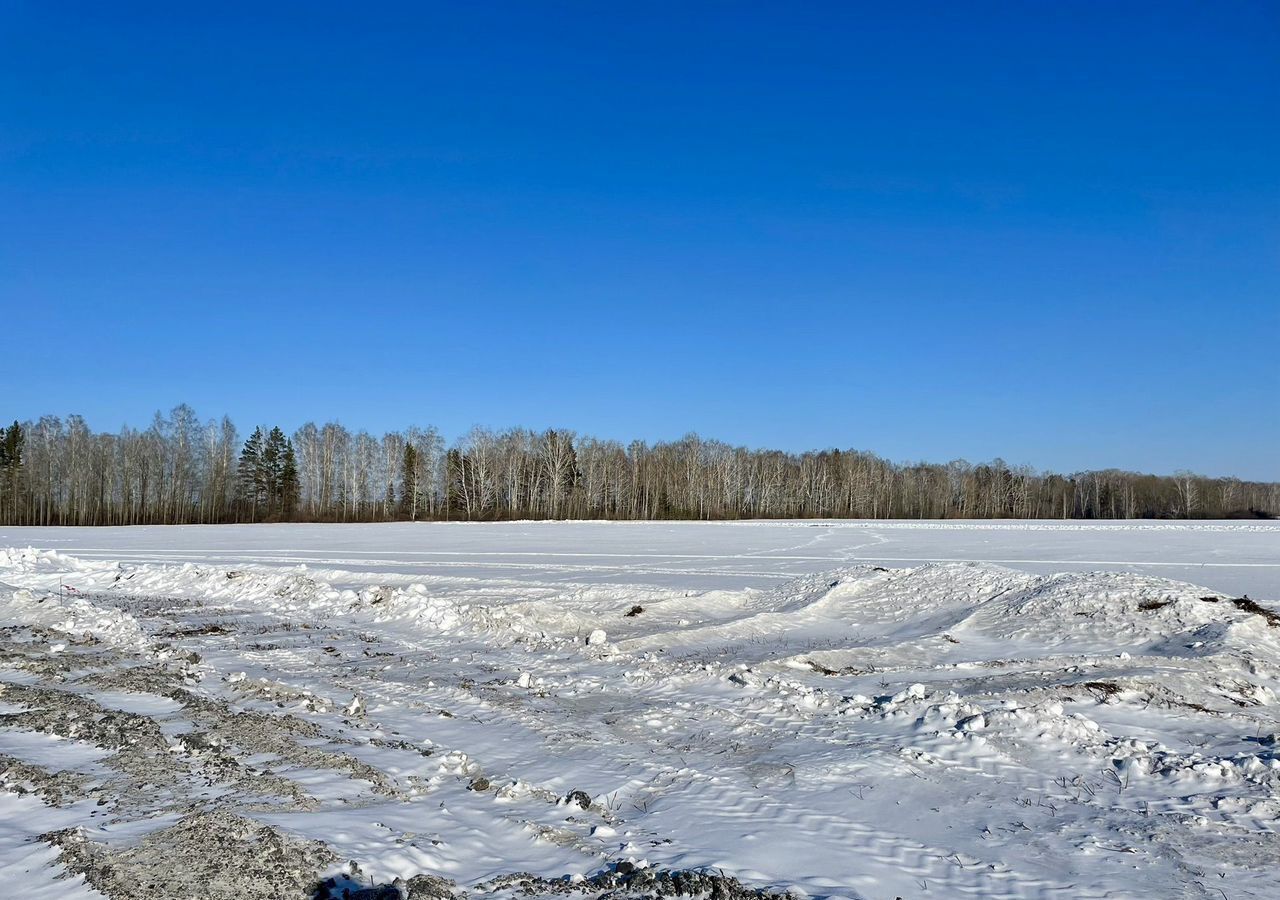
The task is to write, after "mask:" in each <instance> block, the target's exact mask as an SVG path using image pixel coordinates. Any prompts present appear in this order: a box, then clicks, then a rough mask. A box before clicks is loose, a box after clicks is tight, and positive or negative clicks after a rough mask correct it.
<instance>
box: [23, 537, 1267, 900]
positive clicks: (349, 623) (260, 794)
mask: <svg viewBox="0 0 1280 900" xmlns="http://www.w3.org/2000/svg"><path fill="white" fill-rule="evenodd" d="M0 542H3V543H13V544H14V545H15V546H14V547H13V548H11V549H9V550H0V626H3V628H2V629H0V635H3V639H4V641H5V643H4V646H3V647H2V648H0V650H3V653H0V704H2V705H3V706H2V708H0V754H3V755H5V756H7V757H9V758H12V759H14V760H18V761H20V763H21V764H23V765H28V766H38V767H41V768H42V769H44V770H47V771H48V772H49V773H59V772H63V773H68V777H71V776H77V775H79V776H83V780H82V781H75V780H74V778H72V780H71V781H69V782H67V783H66V784H62V783H60V784H61V788H60V789H61V791H62V794H57V795H56V794H55V793H54V792H53V790H52V789H51V788H50V789H45V790H35V792H30V793H23V792H14V791H15V790H16V789H15V788H14V787H10V788H9V792H0V801H3V802H0V877H3V878H4V879H5V880H6V881H7V882H12V881H13V879H15V878H17V879H21V882H20V883H21V884H22V886H23V887H22V890H20V891H19V894H20V895H22V896H49V897H53V896H85V897H90V896H95V895H96V894H95V890H94V888H93V887H92V885H91V884H85V883H84V882H83V881H82V880H81V879H80V876H79V875H78V874H75V875H72V876H71V877H70V878H69V879H67V880H58V879H59V877H60V876H62V875H65V874H66V869H65V867H64V864H63V863H59V862H58V861H57V860H58V857H57V852H56V850H55V849H54V848H52V847H51V846H50V845H49V844H47V843H44V842H41V841H40V840H38V839H37V838H38V837H39V835H41V834H43V833H45V832H48V831H51V830H54V829H60V828H67V827H69V826H71V825H76V824H79V825H83V826H84V827H85V828H86V829H88V830H89V831H88V833H89V834H90V836H91V837H92V838H93V839H94V840H98V841H102V842H104V845H110V846H116V845H120V846H125V845H131V844H136V843H137V841H139V840H140V839H141V836H142V835H144V834H146V833H149V832H154V831H155V830H156V829H157V828H160V827H161V826H168V825H172V824H173V823H174V822H175V821H176V819H177V816H178V815H180V814H186V813H187V812H189V811H190V810H191V808H192V805H193V804H197V805H199V804H205V805H210V806H212V805H217V806H218V807H219V808H225V809H231V810H234V811H235V812H236V813H237V814H239V815H243V816H247V817H249V818H252V819H256V820H257V821H259V822H262V823H264V824H266V825H269V826H271V827H272V828H274V829H277V830H279V831H280V832H281V833H283V834H285V835H288V836H290V837H291V838H296V839H299V840H301V839H308V840H314V841H320V842H323V843H324V844H325V845H327V847H328V848H329V849H330V850H331V851H332V853H333V855H334V858H335V859H340V860H357V861H359V864H360V867H361V870H362V872H363V873H364V874H365V876H368V877H372V878H374V879H375V880H378V881H390V880H391V879H392V878H393V877H395V876H400V877H404V878H408V877H410V876H412V875H415V874H418V873H421V872H427V873H431V874H437V875H442V876H446V877H448V878H452V879H455V880H457V881H458V882H459V884H461V885H464V886H466V887H468V888H470V889H471V890H472V891H473V892H474V895H475V896H480V897H484V896H490V895H492V896H494V897H497V896H499V894H501V892H500V891H497V890H496V889H494V890H490V889H488V888H485V887H483V886H480V887H477V886H478V885H483V883H484V882H485V881H486V880H488V879H493V878H495V877H498V876H502V875H506V874H510V873H513V872H533V873H535V874H537V875H541V876H543V877H546V878H562V877H567V878H572V877H574V876H591V875H592V874H594V873H597V872H599V871H600V870H601V869H602V868H604V867H607V866H608V865H609V864H611V863H616V862H619V861H624V860H625V861H629V862H632V863H635V864H638V865H641V866H650V867H659V868H666V869H691V868H693V869H708V868H715V869H720V870H723V871H724V872H726V873H728V874H731V875H733V876H735V877H736V878H738V879H740V880H741V881H742V882H743V883H744V884H747V885H748V886H751V887H756V888H774V889H779V890H781V889H790V890H792V891H793V892H795V893H796V894H797V895H799V896H809V897H829V898H838V897H845V898H881V897H894V896H902V897H918V896H939V897H962V896H980V897H1064V898H1066V897H1070V898H1076V897H1174V896H1219V895H1220V894H1225V895H1226V896H1228V897H1232V898H1234V897H1251V896H1252V897H1270V896H1277V895H1280V867H1277V866H1276V861H1277V859H1280V834H1278V832H1280V736H1278V735H1280V701H1278V700H1277V697H1278V696H1280V619H1277V620H1275V621H1272V620H1271V619H1270V618H1269V617H1268V615H1267V613H1268V611H1269V610H1274V609H1276V608H1277V605H1276V604H1275V603H1273V602H1271V601H1274V600H1276V599H1277V598H1278V597H1280V527H1277V526H1275V525H1270V524H1237V523H1150V524H1139V525H1130V524H1127V523H1126V524H1119V525H1116V524H1099V525H1094V524H1085V525H1080V524H1075V523H1067V524H1065V525H1064V524H1063V523H907V524H903V523H843V522H842V523H810V522H803V523H725V524H692V523H678V524H656V523H642V524H625V525H623V524H606V523H573V524H568V523H560V524H540V523H510V524H501V525H462V524H452V525H377V526H303V525H289V526H253V527H199V528H168V529H159V528H147V529H94V530H91V529H43V530H37V529H4V530H2V531H0ZM29 547H35V548H41V549H29ZM51 548H52V549H51ZM64 586H69V587H70V588H72V589H73V590H74V591H75V593H68V592H67V588H66V587H64ZM1244 593H1249V594H1250V596H1251V597H1253V598H1254V599H1255V600H1257V601H1258V602H1259V603H1260V604H1261V606H1260V607H1255V606H1253V605H1252V604H1248V603H1237V602H1235V601H1236V599H1237V598H1239V597H1240V596H1241V595H1242V594H1244ZM637 608H639V610H640V611H639V612H636V611H635V610H636V609H637ZM59 645H61V649H60V650H59V651H58V652H56V653H55V652H54V648H55V647H57V646H59ZM64 696H66V697H69V698H71V700H69V701H68V702H71V701H74V702H75V703H79V704H81V706H80V707H78V709H80V710H82V711H83V710H84V709H89V708H93V709H101V710H104V711H118V713H117V714H118V715H119V716H122V717H124V719H123V720H122V723H121V724H120V725H119V726H118V728H121V729H124V733H125V734H129V733H133V732H130V731H129V729H134V732H136V733H137V734H139V735H143V736H144V738H140V739H139V740H138V741H136V742H133V743H131V742H130V741H129V740H124V741H121V740H117V739H115V738H114V737H112V736H113V735H116V734H118V733H120V732H118V731H110V730H104V729H103V728H101V727H97V726H94V727H89V726H90V725H92V721H91V720H92V717H90V720H86V719H85V718H84V716H83V713H82V714H81V718H79V719H76V720H75V721H77V722H88V723H89V724H88V725H86V726H85V727H81V728H79V730H76V731H74V733H63V732H60V731H59V730H58V729H59V728H61V727H62V726H61V725H60V724H59V722H60V721H61V720H60V719H59V718H58V717H57V716H49V715H46V714H45V713H47V712H48V710H49V709H50V708H52V706H53V705H56V704H57V703H58V702H59V701H58V698H60V697H64ZM84 704H88V705H89V706H85V705H84ZM99 715H101V714H99ZM104 721H105V720H104ZM113 727H115V726H113ZM95 728H96V730H95ZM86 729H87V730H86ZM148 729H154V734H155V735H157V736H158V737H156V738H155V739H154V741H152V743H151V744H149V743H148V742H147V739H145V734H147V733H151V732H149V731H148ZM95 735H96V737H95ZM103 735H106V736H107V737H110V738H111V739H110V740H104V739H103V737H102V736H103ZM152 745H154V746H155V747H156V748H159V749H156V751H155V754H156V755H155V757H154V758H150V757H145V754H146V753H147V752H150V751H148V750H147V748H148V747H151V746H152ZM137 754H143V758H142V759H141V761H139V759H138V757H137ZM227 754H229V756H228V755H227ZM161 756H163V759H162V758H161ZM229 759H231V760H235V761H236V762H234V763H233V762H229V761H228V760H229ZM148 760H149V761H148ZM15 772H16V773H17V774H14V775H12V776H11V777H7V780H6V781H5V784H6V785H18V784H25V785H27V786H28V789H34V788H38V787H39V784H38V781H33V780H32V779H38V774H37V775H32V774H31V773H30V772H28V771H26V770H22V771H18V770H15ZM166 772H170V773H171V774H168V775H166V774H165V773H166ZM166 778H168V779H170V780H169V781H166V780H165V779H166ZM24 779H25V780H24ZM68 785H70V786H68ZM157 785H158V786H157ZM184 785H185V787H184ZM77 791H79V792H81V793H77ZM576 791H581V792H582V793H583V795H585V798H586V799H583V800H582V802H581V803H579V802H578V801H577V800H574V799H572V798H569V795H570V793H571V792H576ZM576 796H577V795H575V797H576ZM54 799H59V803H55V802H54ZM99 799H104V800H107V801H109V802H107V803H106V805H102V804H99V803H98V800H99ZM584 807H585V808H584ZM131 864H132V862H131ZM339 868H340V866H339V864H335V866H334V867H333V868H331V869H330V870H326V872H324V873H319V874H331V873H336V872H338V871H339ZM23 891H25V892H26V893H23ZM60 891H61V893H60ZM502 896H506V895H502ZM593 896H594V895H593Z"/></svg>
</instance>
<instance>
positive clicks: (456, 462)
mask: <svg viewBox="0 0 1280 900" xmlns="http://www.w3.org/2000/svg"><path fill="white" fill-rule="evenodd" d="M0 437H2V438H3V440H2V441H0V522H2V523H4V524H9V525H142V524H180V523H220V522H285V521H287V522H383V521H392V520H413V519H426V520H458V519H461V520H471V521H486V520H501V519H752V518H765V519H768V518H867V519H906V518H911V519H916V518H921V519H948V518H966V519H968V518H1014V519H1024V518H1063V519H1136V518H1232V517H1239V518H1246V517H1251V518H1252V517H1257V518H1262V517H1270V516H1272V515H1273V514H1274V513H1276V512H1278V511H1280V484H1278V483H1274V482H1271V483H1259V482H1249V481H1241V480H1239V479H1236V478H1206V477H1202V476H1199V475H1195V474H1192V473H1190V472H1179V473H1177V474H1175V475H1171V476H1158V475H1143V474H1139V473H1135V472H1124V471H1119V470H1115V469H1106V470H1102V471H1090V472H1077V473H1074V474H1071V475H1059V474H1054V473H1051V472H1037V471H1034V470H1032V469H1031V468H1029V467H1026V466H1009V465H1006V464H1005V463H1004V462H1003V461H1002V460H999V459H997V460H994V461H992V462H986V463H978V464H971V463H968V462H964V461H955V462H949V463H945V464H929V463H905V464H900V463H892V462H889V461H888V460H885V459H881V458H880V457H878V456H876V455H874V454H872V453H867V452H864V451H860V450H819V451H810V452H805V453H787V452H783V451H780V450H753V449H748V448H745V447H734V446H731V445H729V444H725V443H721V442H720V441H714V440H707V439H704V438H701V437H698V436H697V435H694V434H690V435H687V436H685V437H683V438H681V439H680V440H678V441H671V442H665V443H663V442H660V443H656V444H648V443H645V442H643V441H633V442H631V443H630V444H626V445H623V444H621V443H618V442H616V441H608V440H599V439H597V438H593V437H589V436H586V435H578V434H575V433H573V432H571V431H559V430H551V431H542V432H535V431H529V430H526V429H520V428H513V429H509V430H506V431H491V430H488V429H484V428H474V429H472V430H471V431H470V432H468V433H467V434H466V435H465V436H464V437H462V438H461V439H460V440H458V441H456V442H455V443H453V444H452V445H449V444H447V443H446V442H445V441H444V440H443V439H442V438H441V436H440V433H439V432H438V431H437V430H436V429H435V428H407V429H405V430H404V431H393V432H389V433H387V434H383V435H381V436H374V435H372V434H369V433H368V432H366V431H356V432H352V431H350V430H348V429H347V428H345V427H343V426H342V425H339V424H336V423H332V422H330V423H326V424H324V425H315V424H312V423H308V424H306V425H303V426H302V427H301V428H299V429H298V430H297V431H295V432H294V433H293V434H292V435H286V434H285V433H284V432H283V431H282V430H281V429H279V428H268V427H258V428H255V429H254V430H253V432H252V433H251V434H250V435H248V437H245V436H243V435H242V434H241V433H240V432H239V431H237V429H236V427H235V425H234V424H232V422H231V420H230V419H228V418H225V417H224V418H222V419H221V420H215V421H208V422H201V421H200V420H199V419H198V418H197V416H196V414H195V412H194V411H193V410H192V409H191V408H190V407H189V406H186V405H183V406H178V407H177V408H175V409H174V410H173V411H172V412H170V413H169V415H167V416H166V415H163V414H159V413H157V414H156V417H155V419H154V421H153V422H152V423H151V426H150V427H149V428H146V429H144V430H137V429H133V428H127V427H126V428H124V429H122V430H121V431H120V432H118V433H114V434H108V433H94V432H93V431H91V430H90V429H89V428H88V426H87V425H86V424H85V421H84V419H82V418H81V417H80V416H74V415H73V416H69V417H67V418H66V419H61V418H58V417H55V416H45V417H43V418H41V419H40V420H39V421H36V422H26V423H19V422H14V424H13V425H12V426H10V427H8V428H3V429H0Z"/></svg>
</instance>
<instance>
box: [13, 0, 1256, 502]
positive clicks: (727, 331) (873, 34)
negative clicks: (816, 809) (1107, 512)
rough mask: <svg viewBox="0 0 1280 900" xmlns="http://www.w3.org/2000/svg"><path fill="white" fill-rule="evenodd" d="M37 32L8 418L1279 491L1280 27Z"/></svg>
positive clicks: (800, 17) (1004, 17) (231, 11)
mask: <svg viewBox="0 0 1280 900" xmlns="http://www.w3.org/2000/svg"><path fill="white" fill-rule="evenodd" d="M268 7H270V8H268ZM4 9H5V11H4V13H3V20H4V27H3V28H2V29H0V307H2V311H3V317H4V319H3V320H4V323H5V329H4V332H5V333H4V337H3V339H2V342H0V347H2V349H0V375H2V376H3V382H4V384H5V391H4V402H3V403H0V417H4V418H13V417H18V418H27V417H34V416H38V415H40V414H42V413H47V412H54V413H59V414H65V413H68V412H79V413H82V414H83V415H85V416H86V417H87V418H88V419H89V421H90V423H91V424H92V425H93V426H94V427H97V428H103V429H115V428H117V427H118V426H119V425H121V424H122V423H124V422H129V423H131V424H135V425H140V424H145V423H146V422H147V421H148V420H149V418H150V415H151V413H152V412H153V411H154V410H155V409H158V408H164V409H167V408H169V407H171V406H173V405H174V404H176V403H178V402H183V401H185V402H188V403H190V404H192V405H193V406H194V407H195V408H196V409H197V411H198V412H199V413H200V414H201V415H202V416H214V415H220V414H222V413H223V412H226V413H229V414H230V415H231V416H232V417H233V418H234V419H235V420H236V422H237V423H238V424H239V425H240V426H241V428H242V430H248V427H250V426H251V425H252V424H253V423H255V422H259V421H265V422H279V423H280V424H282V425H284V426H286V427H289V428H293V427H296V426H297V425H299V424H301V423H302V422H304V421H306V420H308V419H315V420H324V419H330V418H333V419H339V420H341V421H342V422H343V423H344V424H346V425H348V426H349V427H352V428H368V429H370V430H375V431H379V430H383V429H390V428H399V427H403V426H404V425H407V424H409V423H419V424H427V423H433V424H436V425H437V426H439V427H440V428H441V429H442V430H443V431H444V432H445V434H446V435H448V436H455V435H457V434H460V433H461V432H463V431H465V430H466V429H467V428H468V427H470V426H471V425H473V424H477V423H478V424H486V425H492V426H507V425H526V426H530V427H535V428H542V427H546V426H564V427H570V428H575V429H578V430H581V431H587V432H590V433H593V434H597V435H600V436H607V437H616V438H620V439H629V438H632V437H642V438H646V439H649V440H654V439H663V438H674V437H678V436H680V435H681V434H683V433H684V432H686V431H689V430H697V431H699V432H700V433H702V434H704V435H707V436H714V437H719V438H721V439H724V440H727V441H730V442H733V443H742V444H747V445H750V446H774V447H781V448H785V449H803V448H811V447H812V448H819V447H829V446H839V447H856V448H861V449H869V450H873V451H875V452H878V453H881V454H883V455H886V456H888V457H890V458H893V459H895V460H905V459H930V460H934V461H946V460H948V459H953V458H957V457H964V458H968V459H970V460H973V461H978V460H985V459H990V458H992V457H995V456H1001V457H1003V458H1004V459H1006V460H1008V461H1009V462H1011V463H1030V464H1032V465H1034V466H1036V467H1039V468H1049V469H1056V470H1066V471H1074V470H1079V469H1085V468H1095V467H1108V466H1116V467H1122V468H1132V469H1142V470H1149V471H1157V472H1168V471H1172V470H1175V469H1179V468H1184V467H1186V468H1192V469H1196V470H1199V471H1203V472H1205V473H1207V474H1211V475H1222V474H1237V475H1240V476H1244V477H1252V478H1263V479H1280V452H1278V451H1277V448H1278V447H1280V54H1278V53H1277V52H1276V48H1277V47H1278V46H1280V9H1278V8H1277V7H1276V5H1275V4H1273V3H1223V4H1183V3H1176V2H1175V3H1158V4H1157V3H1150V4H1124V3H1120V4H1116V3H1097V4H1093V3H1072V4H1062V5H1058V6H1049V5H1046V4H990V5H988V4H981V3H979V4H953V3H947V4H941V3H940V4H917V5H913V6H911V7H909V8H904V7H902V6H901V5H890V4H850V3H832V4H794V3H785V4H784V3H750V4H743V3H737V4H728V3H723V4H722V3H699V4H687V3H685V4H677V3H650V4H643V5H622V4H609V3H581V4H567V3H549V4H529V3H511V4H489V3H476V4H453V5H439V6H438V5H435V4H420V3H413V4H402V5H400V4H363V5H354V6H353V5H350V4H341V5H339V4H326V3H308V4H296V5H289V4H270V5H268V4H261V5H259V4H219V5H215V6H205V7H199V8H197V7H196V6H195V5H191V4H160V3H155V4H131V3H112V4H60V3H51V2H40V3H25V2H19V3H9V4H5V8H4Z"/></svg>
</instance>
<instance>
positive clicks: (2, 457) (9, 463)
mask: <svg viewBox="0 0 1280 900" xmlns="http://www.w3.org/2000/svg"><path fill="white" fill-rule="evenodd" d="M22 443H23V434H22V426H21V425H19V424H18V422H17V420H14V423H13V424H12V425H10V426H9V427H8V428H6V429H4V430H3V431H2V432H0V513H3V511H4V509H5V504H6V503H7V504H8V506H9V508H10V511H11V512H10V515H11V516H12V517H13V518H15V519H16V517H17V510H18V473H19V472H20V471H21V470H22Z"/></svg>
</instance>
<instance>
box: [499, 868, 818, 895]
mask: <svg viewBox="0 0 1280 900" xmlns="http://www.w3.org/2000/svg"><path fill="white" fill-rule="evenodd" d="M477 889H478V890H483V891H486V892H497V891H500V890H507V891H512V892H513V893H514V894H515V896H517V897H519V896H525V897H545V896H579V897H590V898H593V900H604V898H610V900H661V898H666V897H672V898H675V897H690V898H694V897H696V898H705V900H789V898H792V897H793V896H794V895H792V894H791V893H789V892H788V893H778V892H775V891H769V890H765V889H763V888H750V887H747V886H746V885H744V884H743V883H742V882H740V881H739V880H738V879H736V878H734V877H733V876H731V875H724V874H720V873H711V872H695V871H689V870H681V869H675V870H672V869H656V868H652V869H651V868H641V867H639V866H637V865H635V864H634V863H631V862H626V861H623V862H618V863H615V864H613V866H611V867H610V868H609V869H606V870H605V871H603V872H598V873H596V874H595V875H591V876H589V877H587V878H581V879H577V880H575V879H573V878H567V877H566V878H557V879H547V878H540V877H538V876H535V875H529V874H526V873H519V874H515V875H502V876H499V877H498V878H495V879H493V880H492V881H489V882H486V883H485V884H482V885H479V886H478V888H477Z"/></svg>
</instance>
